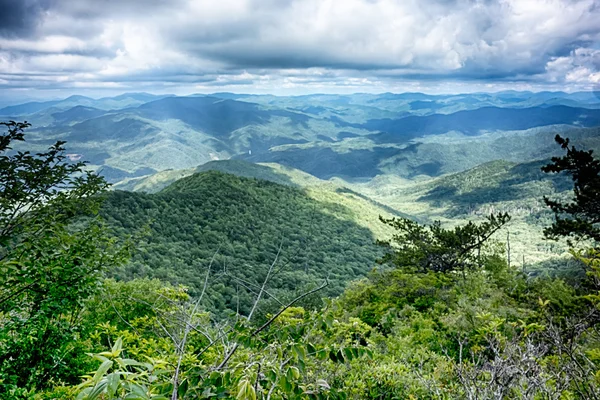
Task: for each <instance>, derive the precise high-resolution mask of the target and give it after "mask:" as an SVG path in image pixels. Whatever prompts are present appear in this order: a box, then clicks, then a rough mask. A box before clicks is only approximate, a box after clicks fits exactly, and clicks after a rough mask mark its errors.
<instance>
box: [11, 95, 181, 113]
mask: <svg viewBox="0 0 600 400" xmlns="http://www.w3.org/2000/svg"><path fill="white" fill-rule="evenodd" d="M168 96H170V95H153V94H150V93H124V94H122V95H119V96H114V97H103V98H100V99H92V98H90V97H86V96H79V95H74V96H70V97H67V98H66V99H63V100H52V101H43V102H29V103H24V104H18V105H13V106H7V107H4V108H0V116H14V117H17V116H29V115H31V114H35V113H38V112H40V111H44V110H48V109H51V108H52V109H55V110H66V109H69V108H72V107H78V106H83V107H92V108H98V109H101V110H114V109H122V108H125V107H134V106H139V105H141V104H144V103H147V102H149V101H153V100H157V99H161V98H164V97H168Z"/></svg>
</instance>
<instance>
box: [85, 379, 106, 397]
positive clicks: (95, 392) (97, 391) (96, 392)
mask: <svg viewBox="0 0 600 400" xmlns="http://www.w3.org/2000/svg"><path fill="white" fill-rule="evenodd" d="M106 385H107V382H106V380H105V379H103V380H102V381H101V382H98V384H96V386H94V388H93V389H92V390H91V391H90V393H89V394H88V396H87V397H86V400H96V399H97V398H98V397H100V395H101V394H102V393H103V392H104V389H106Z"/></svg>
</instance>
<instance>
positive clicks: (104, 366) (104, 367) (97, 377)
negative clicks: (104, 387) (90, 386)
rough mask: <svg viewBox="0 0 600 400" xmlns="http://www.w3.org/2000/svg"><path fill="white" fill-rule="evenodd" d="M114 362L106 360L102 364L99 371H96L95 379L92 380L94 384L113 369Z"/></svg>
mask: <svg viewBox="0 0 600 400" xmlns="http://www.w3.org/2000/svg"><path fill="white" fill-rule="evenodd" d="M112 365H113V362H112V361H110V360H106V361H104V362H103V363H102V364H100V367H99V368H98V370H96V373H95V374H94V377H93V378H92V380H93V381H94V382H98V381H99V380H100V379H101V378H102V377H103V376H104V374H105V373H106V371H108V370H109V369H110V367H112Z"/></svg>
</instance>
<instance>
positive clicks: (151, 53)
mask: <svg viewBox="0 0 600 400" xmlns="http://www.w3.org/2000/svg"><path fill="white" fill-rule="evenodd" d="M0 15H1V16H2V24H1V25H0V91H2V92H4V93H3V94H4V95H10V96H13V95H14V96H32V97H36V96H39V97H49V96H53V95H54V96H55V95H58V94H71V93H82V94H89V93H112V92H124V91H149V92H156V93H177V94H183V93H195V92H204V93H206V92H216V91H232V92H258V93H263V92H269V93H275V94H288V93H289V94H292V93H311V92H339V93H346V92H384V91H392V92H402V91H427V92H460V91H464V92H466V91H475V90H477V91H495V90H502V89H532V90H556V89H559V90H568V91H572V90H590V89H594V88H598V87H599V85H600V0H0Z"/></svg>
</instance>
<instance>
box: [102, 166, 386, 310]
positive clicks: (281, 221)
mask: <svg viewBox="0 0 600 400" xmlns="http://www.w3.org/2000/svg"><path fill="white" fill-rule="evenodd" d="M353 214H354V212H353V211H352V210H351V209H349V208H348V207H346V206H345V205H343V204H339V203H332V202H327V199H326V198H323V199H322V201H316V200H314V199H312V198H310V197H309V196H307V195H306V194H305V193H304V192H303V191H301V190H299V189H296V188H293V187H290V186H283V185H279V184H275V183H271V182H267V181H264V180H257V179H248V178H242V177H236V176H233V175H229V174H223V173H220V172H215V171H208V172H202V173H197V174H194V175H192V176H189V177H186V178H183V179H180V180H178V181H176V182H175V183H173V184H171V185H169V186H168V187H166V188H165V189H163V190H162V191H160V192H158V193H156V194H143V193H128V192H120V191H117V192H112V193H110V195H109V196H108V198H107V199H106V201H105V203H104V206H103V208H102V211H101V215H102V216H103V217H104V218H105V219H106V221H107V222H108V224H109V226H110V227H111V229H112V230H113V231H114V232H115V233H117V234H119V235H120V236H122V237H125V236H126V235H128V234H132V233H135V232H136V231H137V230H139V231H140V234H142V235H144V238H143V239H142V240H141V242H139V243H137V244H136V249H137V251H136V252H135V253H134V255H133V257H132V260H131V262H130V263H128V264H127V265H126V266H125V267H124V268H123V269H122V270H120V271H119V272H116V273H115V276H117V277H119V278H120V279H131V278H134V277H152V278H159V279H161V280H163V281H168V282H172V283H174V284H185V285H186V286H188V287H190V289H191V290H192V291H191V293H192V294H193V295H196V294H198V293H199V292H200V291H201V289H202V284H203V279H204V278H203V277H204V274H205V272H206V263H207V261H208V260H210V259H211V258H212V257H213V255H214V254H215V253H217V256H216V258H215V261H214V265H213V267H214V269H213V271H214V275H215V278H216V279H217V281H218V282H219V283H218V284H215V285H213V286H211V289H210V290H209V292H208V294H209V296H207V298H210V299H211V304H210V305H207V306H208V307H209V309H211V310H212V311H216V312H222V311H224V310H225V309H227V310H229V311H239V312H243V313H247V312H248V311H249V308H250V307H251V303H252V294H253V292H255V291H256V290H257V289H256V288H257V287H258V286H259V283H260V282H261V281H262V280H263V279H264V277H265V274H266V273H267V270H268V268H269V266H270V265H271V264H272V263H274V262H276V264H277V269H278V271H279V274H278V275H277V279H276V280H273V286H272V287H271V290H272V291H273V293H274V294H277V295H281V294H282V293H285V294H286V296H288V295H291V294H293V293H296V292H297V291H300V290H303V289H305V288H307V287H310V285H313V284H315V282H320V281H321V280H322V279H324V278H326V277H329V280H330V282H331V285H330V286H329V287H328V289H327V292H326V294H328V295H336V294H339V293H341V291H342V290H343V288H344V286H345V283H346V282H348V281H350V280H352V279H354V278H356V277H359V276H363V275H364V274H365V273H366V272H367V271H369V270H370V269H371V268H372V267H373V263H374V260H375V259H376V258H377V254H379V253H378V249H377V248H376V246H375V243H374V242H375V238H374V236H373V234H372V232H371V231H370V230H368V229H366V228H364V227H362V226H360V225H358V224H357V223H355V222H354V220H355V216H354V215H353ZM373 217H374V218H376V216H373ZM144 227H147V229H148V232H142V231H143V229H144Z"/></svg>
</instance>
